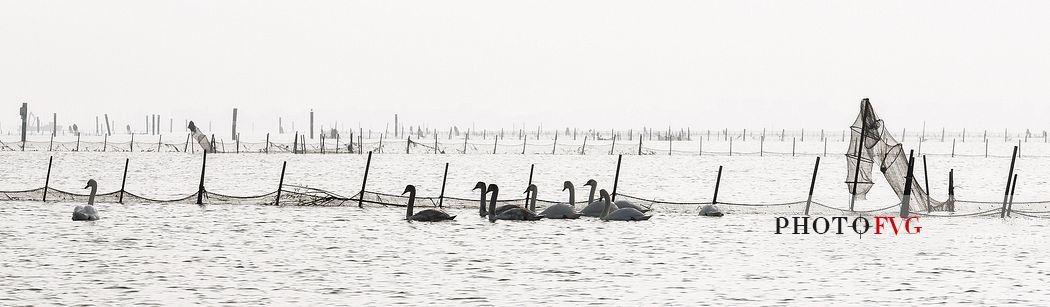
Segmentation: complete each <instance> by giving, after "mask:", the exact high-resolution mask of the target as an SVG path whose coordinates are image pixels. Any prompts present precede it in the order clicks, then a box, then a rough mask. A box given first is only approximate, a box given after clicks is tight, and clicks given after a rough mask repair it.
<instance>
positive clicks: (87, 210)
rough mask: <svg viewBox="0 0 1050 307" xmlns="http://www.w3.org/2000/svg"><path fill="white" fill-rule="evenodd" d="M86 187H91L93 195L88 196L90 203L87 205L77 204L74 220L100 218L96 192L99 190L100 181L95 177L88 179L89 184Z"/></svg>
mask: <svg viewBox="0 0 1050 307" xmlns="http://www.w3.org/2000/svg"><path fill="white" fill-rule="evenodd" d="M84 188H85V189H87V188H91V195H89V196H88V203H87V205H86V206H77V207H76V208H73V220H74V221H94V220H98V211H95V207H94V205H95V192H97V191H98V183H97V182H95V179H88V182H87V186H85V187H84Z"/></svg>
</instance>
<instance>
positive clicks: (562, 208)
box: [529, 181, 580, 219]
mask: <svg viewBox="0 0 1050 307" xmlns="http://www.w3.org/2000/svg"><path fill="white" fill-rule="evenodd" d="M529 189H531V190H532V201H533V203H535V202H536V185H531V186H529ZM564 190H569V203H568V204H554V205H551V206H550V207H547V209H543V212H540V215H542V216H543V217H546V218H549V219H578V218H580V214H579V213H577V212H576V189H575V188H573V186H572V182H569V181H566V182H565V187H564V188H562V191H564Z"/></svg>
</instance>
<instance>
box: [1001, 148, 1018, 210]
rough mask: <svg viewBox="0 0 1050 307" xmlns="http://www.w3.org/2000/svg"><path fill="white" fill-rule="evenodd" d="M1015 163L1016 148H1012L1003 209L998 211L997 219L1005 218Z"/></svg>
mask: <svg viewBox="0 0 1050 307" xmlns="http://www.w3.org/2000/svg"><path fill="white" fill-rule="evenodd" d="M1016 163H1017V146H1014V153H1013V154H1012V155H1011V156H1010V174H1009V175H1007V176H1006V192H1005V193H1003V208H1002V209H1001V210H1000V211H999V218H1006V201H1007V200H1009V199H1008V198H1009V197H1010V184H1011V183H1013V178H1014V166H1015V165H1016Z"/></svg>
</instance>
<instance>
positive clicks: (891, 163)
mask: <svg viewBox="0 0 1050 307" xmlns="http://www.w3.org/2000/svg"><path fill="white" fill-rule="evenodd" d="M850 131H851V136H850V142H849V149H848V151H847V152H846V167H847V170H848V171H847V172H846V188H847V189H848V191H849V192H850V193H853V191H854V185H856V193H855V194H854V195H853V197H855V198H856V199H864V197H865V195H866V194H867V193H868V191H870V190H871V188H872V186H874V185H875V183H874V182H873V181H872V169H873V167H874V164H875V162H878V163H879V171H881V172H882V175H883V176H884V177H885V178H886V182H887V183H889V185H890V188H892V189H893V192H895V193H897V197H899V198H901V199H904V185H905V181H906V178H907V175H908V156H907V155H906V154H905V153H904V147H903V146H902V145H901V143H899V142H897V140H896V139H894V138H893V136H892V135H890V132H889V130H888V129H886V125H885V122H883V121H882V119H880V118H879V117H878V115H876V114H875V110H874V109H873V108H872V107H871V103H870V102H869V101H868V99H867V98H865V99H864V100H862V101H861V103H860V114H857V119H856V120H854V121H853V125H852V126H851V127H850ZM862 134H863V135H862ZM861 145H863V147H862V148H860V150H858V148H859V147H861ZM858 152H859V153H860V155H859V156H858ZM858 159H859V160H860V163H859V164H858V163H857V162H858ZM858 165H859V166H860V167H859V168H858V167H857V166H858ZM858 172H859V174H858ZM912 173H913V174H912V176H913V179H914V180H912V187H911V191H912V195H911V200H910V202H911V206H912V208H914V209H915V210H916V211H919V210H921V211H942V210H944V208H945V203H946V202H943V201H938V200H934V199H932V198H930V197H929V196H928V194H927V191H926V190H924V189H923V188H922V186H921V185H920V184H919V182H921V181H919V180H918V179H915V177H917V176H916V175H920V174H919V173H917V172H914V171H913V172H912ZM854 178H856V181H855V182H854Z"/></svg>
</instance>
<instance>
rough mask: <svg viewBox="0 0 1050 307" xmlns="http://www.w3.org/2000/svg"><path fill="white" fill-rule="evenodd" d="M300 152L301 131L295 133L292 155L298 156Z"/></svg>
mask: <svg viewBox="0 0 1050 307" xmlns="http://www.w3.org/2000/svg"><path fill="white" fill-rule="evenodd" d="M298 150H299V131H296V132H295V136H293V137H292V154H293V155H294V154H296V153H297V151H298Z"/></svg>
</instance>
